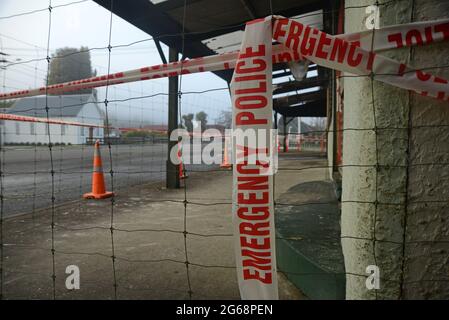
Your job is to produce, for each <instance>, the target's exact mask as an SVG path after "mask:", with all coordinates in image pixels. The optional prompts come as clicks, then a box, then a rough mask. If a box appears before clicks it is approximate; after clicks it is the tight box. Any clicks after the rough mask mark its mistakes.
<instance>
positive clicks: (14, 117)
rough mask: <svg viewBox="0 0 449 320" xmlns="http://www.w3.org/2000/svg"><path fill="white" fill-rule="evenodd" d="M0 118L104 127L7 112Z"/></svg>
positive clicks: (96, 126)
mask: <svg viewBox="0 0 449 320" xmlns="http://www.w3.org/2000/svg"><path fill="white" fill-rule="evenodd" d="M0 120H7V121H23V122H42V123H50V124H64V125H69V126H78V127H93V128H105V126H99V125H97V124H89V123H81V122H74V121H63V120H57V119H48V120H47V119H46V118H38V117H28V116H17V115H14V114H9V113H0Z"/></svg>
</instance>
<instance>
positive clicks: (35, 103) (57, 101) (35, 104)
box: [8, 94, 95, 118]
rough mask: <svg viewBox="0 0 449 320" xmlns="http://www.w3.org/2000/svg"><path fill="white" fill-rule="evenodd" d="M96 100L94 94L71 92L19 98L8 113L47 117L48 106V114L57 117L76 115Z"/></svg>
mask: <svg viewBox="0 0 449 320" xmlns="http://www.w3.org/2000/svg"><path fill="white" fill-rule="evenodd" d="M89 100H91V101H95V99H94V97H93V95H92V94H71V95H60V96H50V95H49V96H47V99H46V97H45V96H37V97H29V98H23V99H19V100H17V101H16V102H15V103H14V104H13V105H12V106H11V107H10V108H9V109H8V113H11V114H17V115H22V116H32V117H46V116H47V112H46V110H45V109H46V106H47V105H48V108H49V110H48V115H49V117H52V118H57V117H76V116H77V115H78V113H79V112H80V111H81V109H82V108H83V106H84V105H85V104H86V103H88V102H89Z"/></svg>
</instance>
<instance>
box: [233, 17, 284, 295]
mask: <svg viewBox="0 0 449 320" xmlns="http://www.w3.org/2000/svg"><path fill="white" fill-rule="evenodd" d="M271 26H272V21H271V17H268V18H265V19H261V20H255V21H253V22H249V23H248V24H247V25H246V29H245V34H244V36H243V41H242V46H241V49H240V54H239V56H238V59H237V63H236V66H235V70H234V76H233V78H232V82H231V86H230V88H231V96H232V106H233V107H232V115H233V117H232V118H233V123H232V125H233V126H232V127H233V150H234V153H233V154H234V166H233V170H234V172H233V194H232V199H233V201H232V203H233V204H232V210H233V215H232V216H233V224H234V246H235V255H236V263H237V279H238V282H239V289H240V296H241V298H242V299H278V287H277V275H276V253H275V237H274V234H275V231H274V206H273V175H272V174H267V173H266V168H267V166H272V162H271V163H267V162H265V161H261V160H260V158H263V159H267V158H268V159H270V154H272V152H273V148H272V147H271V145H272V139H271V136H270V132H271V129H272V110H273V106H272V104H273V99H272V89H271V83H272V59H271V56H272V54H271V51H272V40H271V36H270V35H271ZM253 132H255V133H256V134H254V135H253V138H248V139H244V137H251V134H252V133H253ZM261 145H263V146H264V147H262V148H261ZM251 155H255V156H256V158H255V159H254V161H250V157H251ZM271 158H272V157H271Z"/></svg>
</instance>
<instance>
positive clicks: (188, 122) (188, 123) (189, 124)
mask: <svg viewBox="0 0 449 320" xmlns="http://www.w3.org/2000/svg"><path fill="white" fill-rule="evenodd" d="M182 120H183V123H184V128H186V130H187V131H188V132H193V113H188V114H185V115H183V116H182Z"/></svg>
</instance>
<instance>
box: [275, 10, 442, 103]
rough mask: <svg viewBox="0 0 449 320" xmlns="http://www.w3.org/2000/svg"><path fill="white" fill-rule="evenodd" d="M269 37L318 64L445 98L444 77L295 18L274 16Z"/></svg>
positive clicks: (434, 96)
mask: <svg viewBox="0 0 449 320" xmlns="http://www.w3.org/2000/svg"><path fill="white" fill-rule="evenodd" d="M374 32H375V31H374ZM273 39H274V40H276V41H279V42H280V43H282V44H284V45H285V46H286V47H287V48H289V49H290V50H292V51H294V52H297V54H300V55H301V56H303V57H305V58H306V59H309V60H310V61H312V62H315V63H316V64H318V65H321V66H325V67H328V68H331V69H335V70H339V71H344V72H349V73H352V74H355V75H361V76H372V77H373V79H375V80H378V81H381V82H385V83H388V84H391V85H393V86H396V87H399V88H403V89H407V90H411V91H415V92H417V93H419V94H422V95H426V96H430V97H433V98H437V99H440V100H449V85H448V81H447V80H446V79H443V78H440V77H435V76H433V75H431V74H429V73H426V72H424V71H420V70H414V69H412V68H409V67H407V66H406V65H405V64H403V63H399V62H397V61H395V60H393V59H390V58H387V57H384V56H382V55H379V54H376V53H375V52H374V51H367V50H365V49H363V48H361V47H358V46H357V45H355V44H354V43H352V44H351V43H349V42H348V41H346V40H344V39H341V38H337V37H334V36H331V35H329V34H326V33H324V32H322V31H320V30H318V29H315V28H312V27H309V26H305V25H303V24H301V23H299V22H296V21H293V20H290V19H287V18H279V17H277V18H276V19H275V21H274V28H273Z"/></svg>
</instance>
